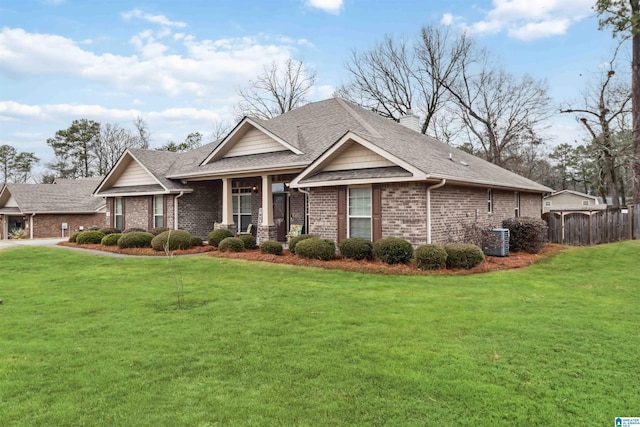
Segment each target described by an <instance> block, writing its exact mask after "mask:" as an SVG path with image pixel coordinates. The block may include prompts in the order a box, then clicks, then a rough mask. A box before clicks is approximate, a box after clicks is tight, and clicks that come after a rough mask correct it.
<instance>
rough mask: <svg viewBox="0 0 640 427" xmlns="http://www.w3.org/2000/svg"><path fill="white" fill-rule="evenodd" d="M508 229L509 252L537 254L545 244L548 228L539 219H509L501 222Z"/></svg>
mask: <svg viewBox="0 0 640 427" xmlns="http://www.w3.org/2000/svg"><path fill="white" fill-rule="evenodd" d="M502 226H503V227H504V228H508V229H509V251H513V252H520V251H522V252H527V253H530V254H537V253H538V252H540V251H541V250H542V248H543V247H544V245H545V244H546V243H547V236H548V232H549V228H548V227H547V223H546V222H545V221H544V220H542V219H539V218H528V217H520V218H509V219H505V220H504V221H502Z"/></svg>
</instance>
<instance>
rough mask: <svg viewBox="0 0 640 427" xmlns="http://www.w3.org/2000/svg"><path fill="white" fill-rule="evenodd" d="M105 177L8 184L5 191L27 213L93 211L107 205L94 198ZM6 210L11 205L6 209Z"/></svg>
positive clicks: (21, 210) (20, 209)
mask: <svg viewBox="0 0 640 427" xmlns="http://www.w3.org/2000/svg"><path fill="white" fill-rule="evenodd" d="M101 180H102V177H95V178H84V179H78V180H66V179H64V180H62V179H59V180H56V183H55V184H7V185H6V188H5V190H4V191H8V192H9V193H10V194H11V196H13V198H14V200H15V201H16V203H17V205H18V208H19V212H20V213H23V214H32V213H36V214H37V213H92V212H96V211H97V210H99V209H100V208H101V207H103V206H104V205H105V202H104V200H103V199H101V198H96V197H92V194H93V190H94V189H95V188H96V186H97V185H98V183H99V182H100V181H101ZM4 191H3V192H4ZM5 209H11V208H2V210H5ZM6 213H9V211H8V210H7V212H6Z"/></svg>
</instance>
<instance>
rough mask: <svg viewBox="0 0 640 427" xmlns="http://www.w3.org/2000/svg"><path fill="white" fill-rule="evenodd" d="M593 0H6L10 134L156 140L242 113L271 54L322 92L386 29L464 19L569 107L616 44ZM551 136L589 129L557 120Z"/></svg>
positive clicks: (37, 143)
mask: <svg viewBox="0 0 640 427" xmlns="http://www.w3.org/2000/svg"><path fill="white" fill-rule="evenodd" d="M593 3H594V0H482V1H480V0H442V1H440V0H431V1H425V0H397V1H391V2H390V1H379V0H375V1H374V0H273V1H268V0H253V1H249V0H246V1H242V0H181V1H169V0H166V1H162V0H154V1H150V0H139V1H136V0H133V1H132V0H127V1H120V0H109V1H101V0H0V144H10V145H12V146H14V147H16V148H17V149H18V150H19V151H33V152H35V153H36V155H37V156H39V157H40V158H41V159H42V163H45V162H47V161H51V160H52V159H53V153H52V150H51V149H50V148H49V147H48V146H47V145H46V140H47V138H50V137H53V136H54V134H55V132H56V130H58V129H65V128H67V127H68V126H69V125H70V124H71V122H72V120H74V119H78V118H89V119H93V120H96V121H100V122H102V123H116V124H119V125H120V126H123V127H129V128H132V121H133V119H135V117H136V116H141V117H142V118H143V119H144V120H145V121H146V122H147V123H148V125H149V128H150V131H151V134H152V135H151V138H152V146H153V147H157V146H160V145H162V144H163V143H165V142H166V141H167V140H175V141H182V140H183V139H184V138H185V137H186V136H187V134H188V133H190V132H195V131H199V132H202V133H203V134H204V135H205V139H206V140H208V139H209V136H210V135H211V133H212V131H213V122H214V121H220V122H225V121H227V122H232V121H233V118H234V112H233V106H234V105H235V104H236V103H237V101H238V99H237V95H236V90H237V88H238V87H240V86H244V85H246V84H247V82H248V80H249V79H251V78H254V77H255V76H256V75H257V74H259V73H260V71H261V70H262V67H263V66H264V65H265V64H269V63H271V62H272V61H283V60H284V59H285V58H287V57H293V58H295V59H302V60H304V62H305V63H306V64H308V65H310V66H311V67H313V68H314V69H315V70H316V72H317V77H318V82H317V85H316V87H315V88H314V92H313V93H312V95H311V98H312V99H313V100H319V99H324V98H327V97H330V96H331V94H332V92H333V90H334V88H336V87H338V86H340V84H341V83H343V82H345V81H346V80H347V79H348V76H347V74H346V72H345V70H344V63H345V61H346V59H347V57H348V55H349V53H350V51H351V50H353V49H357V50H363V49H367V48H369V47H371V46H373V45H374V44H375V43H376V42H378V41H380V40H381V39H382V38H383V37H384V35H385V34H388V35H392V36H398V37H400V36H404V37H407V38H412V37H415V36H416V34H418V32H419V30H420V28H421V26H423V25H426V24H433V23H436V24H441V25H449V26H451V27H452V28H455V29H462V28H464V29H466V30H467V31H469V33H470V34H471V35H472V36H473V38H474V39H475V40H476V41H477V42H478V43H479V44H480V45H483V46H486V47H487V48H489V49H490V50H491V52H492V53H493V54H494V55H496V57H498V58H499V59H500V61H501V62H502V64H503V65H504V68H505V69H506V70H507V71H509V72H511V73H513V74H515V75H517V76H520V75H522V74H524V73H529V74H531V75H532V76H534V77H536V78H541V79H546V80H547V82H548V85H549V88H550V94H551V96H552V97H553V99H554V102H555V103H557V104H558V105H559V104H560V103H561V102H567V101H571V100H577V99H580V97H581V91H582V90H583V89H584V87H585V85H586V83H587V80H588V78H589V76H592V75H594V74H595V73H597V72H598V70H599V69H600V68H599V67H601V64H602V63H603V62H605V61H606V59H607V58H608V57H609V56H610V52H611V51H612V49H613V47H614V42H613V40H612V38H611V33H610V31H608V30H604V31H599V30H598V25H597V19H596V17H595V16H594V14H593V11H592V6H593ZM549 125H550V128H549V129H548V130H547V137H548V140H549V142H550V143H551V144H552V145H553V144H557V143H560V142H573V141H574V140H578V141H579V140H580V138H581V137H582V136H583V134H582V131H581V130H580V128H579V126H577V124H576V123H575V120H574V119H573V118H571V117H567V116H563V117H560V116H557V117H554V118H553V119H552V120H551V121H550V123H549Z"/></svg>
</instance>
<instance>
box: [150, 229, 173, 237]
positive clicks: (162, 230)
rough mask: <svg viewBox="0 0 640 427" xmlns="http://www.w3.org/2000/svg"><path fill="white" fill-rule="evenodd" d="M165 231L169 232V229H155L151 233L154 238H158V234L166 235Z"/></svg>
mask: <svg viewBox="0 0 640 427" xmlns="http://www.w3.org/2000/svg"><path fill="white" fill-rule="evenodd" d="M165 231H169V229H168V228H167V227H155V228H152V229H151V230H149V233H151V234H153V235H154V236H157V235H158V234H160V233H164V232H165Z"/></svg>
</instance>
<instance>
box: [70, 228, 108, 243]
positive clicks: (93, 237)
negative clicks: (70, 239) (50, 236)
mask: <svg viewBox="0 0 640 427" xmlns="http://www.w3.org/2000/svg"><path fill="white" fill-rule="evenodd" d="M103 237H104V234H103V233H101V232H99V231H98V230H87V231H83V232H82V233H80V234H78V237H76V243H77V244H79V245H88V244H92V243H93V244H98V243H101V242H102V238H103Z"/></svg>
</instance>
